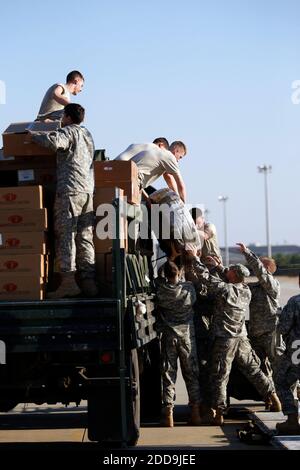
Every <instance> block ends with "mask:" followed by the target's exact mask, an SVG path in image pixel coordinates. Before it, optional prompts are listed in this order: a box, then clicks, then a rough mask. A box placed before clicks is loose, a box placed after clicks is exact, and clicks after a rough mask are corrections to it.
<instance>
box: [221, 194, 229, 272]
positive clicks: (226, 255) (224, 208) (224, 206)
mask: <svg viewBox="0 0 300 470" xmlns="http://www.w3.org/2000/svg"><path fill="white" fill-rule="evenodd" d="M218 200H219V201H220V202H223V215H224V246H225V266H229V250H228V242H227V215H226V202H227V201H228V196H219V197H218Z"/></svg>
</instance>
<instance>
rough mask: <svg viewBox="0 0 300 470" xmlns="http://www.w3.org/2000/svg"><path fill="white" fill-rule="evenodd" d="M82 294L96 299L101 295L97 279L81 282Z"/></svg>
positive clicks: (86, 279)
mask: <svg viewBox="0 0 300 470" xmlns="http://www.w3.org/2000/svg"><path fill="white" fill-rule="evenodd" d="M80 284H81V288H82V292H83V294H84V295H85V297H96V295H98V294H99V289H98V286H97V284H96V282H95V279H93V278H91V277H87V278H85V279H82V281H81V283H80Z"/></svg>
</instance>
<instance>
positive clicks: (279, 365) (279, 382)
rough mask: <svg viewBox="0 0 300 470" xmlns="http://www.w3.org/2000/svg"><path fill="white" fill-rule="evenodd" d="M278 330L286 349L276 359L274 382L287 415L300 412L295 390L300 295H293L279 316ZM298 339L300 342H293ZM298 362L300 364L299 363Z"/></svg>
mask: <svg viewBox="0 0 300 470" xmlns="http://www.w3.org/2000/svg"><path fill="white" fill-rule="evenodd" d="M277 328H278V331H279V332H280V333H281V334H282V336H283V339H284V341H285V344H286V350H285V351H284V353H283V354H282V356H280V357H279V358H278V359H277V361H276V367H275V370H274V382H275V386H276V391H277V393H278V396H279V399H280V401H281V404H282V411H283V413H284V414H285V415H289V414H294V413H298V410H297V407H296V405H295V401H294V396H293V391H294V389H295V386H296V384H297V380H299V379H300V360H299V359H300V354H299V352H298V353H297V351H299V348H300V295H295V296H294V297H291V298H290V300H289V301H288V303H287V305H286V306H285V307H284V308H283V310H282V313H281V315H280V317H279V324H278V327H277ZM294 341H298V344H293V343H294ZM293 354H294V356H293ZM297 362H298V364H297Z"/></svg>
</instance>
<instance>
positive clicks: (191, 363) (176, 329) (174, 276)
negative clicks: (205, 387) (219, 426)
mask: <svg viewBox="0 0 300 470" xmlns="http://www.w3.org/2000/svg"><path fill="white" fill-rule="evenodd" d="M163 268H164V275H165V277H166V279H160V280H157V307H158V309H159V314H160V320H159V321H158V325H157V328H158V331H159V332H160V333H161V371H162V382H163V392H162V402H163V408H162V417H161V424H162V425H163V426H167V427H173V426H174V422H173V407H174V401H175V383H176V378H177V361H178V358H179V361H180V365H181V370H182V376H183V378H184V381H185V384H186V388H187V392H188V396H189V405H190V408H191V416H190V419H189V422H188V424H190V425H194V426H197V425H200V424H201V420H200V414H199V405H200V388H199V380H198V375H199V370H198V360H197V350H196V342H195V332H194V324H193V316H194V310H193V305H194V303H195V302H196V292H195V289H194V286H193V284H192V283H191V282H183V281H181V280H180V278H181V275H182V270H181V269H179V268H178V267H177V266H176V264H175V263H174V262H173V261H167V262H166V263H165V264H164V266H163Z"/></svg>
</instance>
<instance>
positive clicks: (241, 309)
mask: <svg viewBox="0 0 300 470" xmlns="http://www.w3.org/2000/svg"><path fill="white" fill-rule="evenodd" d="M193 264H194V269H195V271H196V272H197V276H198V278H199V280H200V281H201V282H202V283H203V284H205V285H206V286H207V288H208V294H209V295H213V296H214V297H215V305H214V313H213V318H212V327H211V331H212V335H213V336H214V337H222V338H235V337H240V336H247V330H246V326H245V319H246V313H247V312H248V308H249V303H250V300H251V292H250V289H249V287H248V286H247V285H246V284H244V283H238V284H231V283H229V282H224V281H222V280H221V279H220V278H219V277H216V276H213V275H212V274H210V272H209V270H208V269H207V267H206V266H205V265H204V264H202V263H201V261H200V260H199V259H198V258H195V259H194V261H193Z"/></svg>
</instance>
